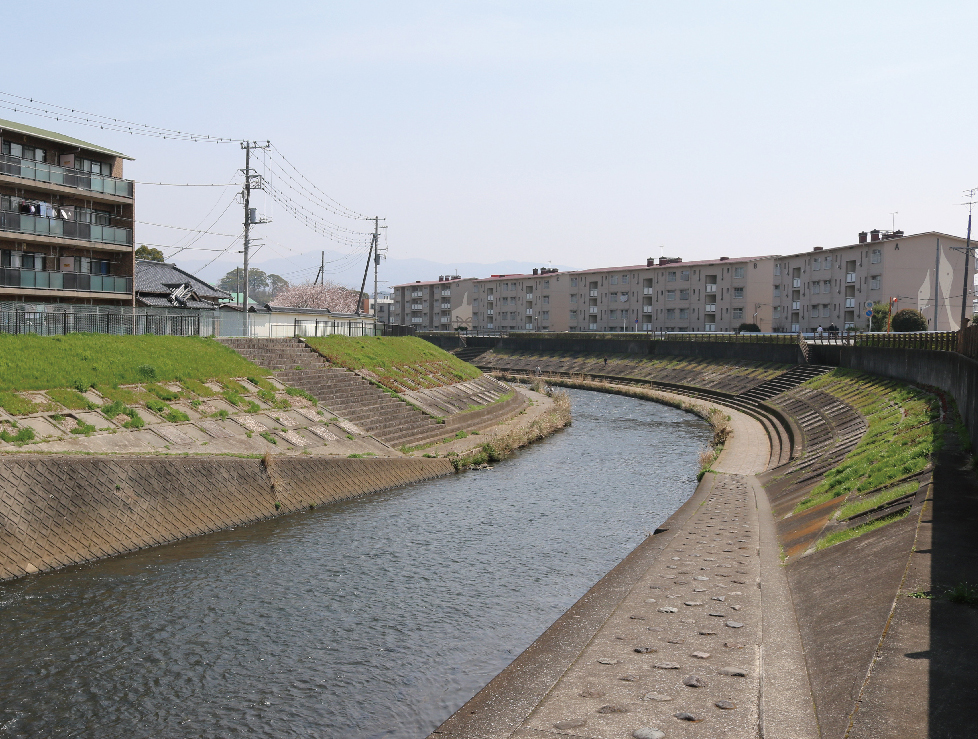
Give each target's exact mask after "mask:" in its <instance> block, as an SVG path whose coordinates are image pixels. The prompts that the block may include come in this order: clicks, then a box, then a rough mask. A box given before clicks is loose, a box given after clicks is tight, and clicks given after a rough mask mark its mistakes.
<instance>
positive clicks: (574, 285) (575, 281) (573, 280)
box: [571, 277, 577, 287]
mask: <svg viewBox="0 0 978 739" xmlns="http://www.w3.org/2000/svg"><path fill="white" fill-rule="evenodd" d="M571 287H577V278H576V277H571Z"/></svg>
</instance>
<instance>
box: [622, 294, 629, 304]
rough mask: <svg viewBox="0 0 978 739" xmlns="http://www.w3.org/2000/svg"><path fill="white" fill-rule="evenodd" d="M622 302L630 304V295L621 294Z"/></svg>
mask: <svg viewBox="0 0 978 739" xmlns="http://www.w3.org/2000/svg"><path fill="white" fill-rule="evenodd" d="M621 302H623V303H627V302H628V293H622V294H621Z"/></svg>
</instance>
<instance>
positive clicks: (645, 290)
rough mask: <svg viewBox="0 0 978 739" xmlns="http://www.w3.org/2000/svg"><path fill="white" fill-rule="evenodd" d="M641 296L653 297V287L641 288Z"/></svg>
mask: <svg viewBox="0 0 978 739" xmlns="http://www.w3.org/2000/svg"><path fill="white" fill-rule="evenodd" d="M642 294H643V295H655V288H654V287H643V288H642Z"/></svg>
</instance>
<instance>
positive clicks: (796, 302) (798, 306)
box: [791, 300, 801, 310]
mask: <svg viewBox="0 0 978 739" xmlns="http://www.w3.org/2000/svg"><path fill="white" fill-rule="evenodd" d="M791 310H801V301H800V300H793V301H792V302H791Z"/></svg>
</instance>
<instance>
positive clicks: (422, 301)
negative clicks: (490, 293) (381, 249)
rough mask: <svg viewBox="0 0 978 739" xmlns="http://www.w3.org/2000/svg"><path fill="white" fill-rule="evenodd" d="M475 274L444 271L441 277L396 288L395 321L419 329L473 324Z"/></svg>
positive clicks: (393, 306)
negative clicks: (454, 273) (444, 273)
mask: <svg viewBox="0 0 978 739" xmlns="http://www.w3.org/2000/svg"><path fill="white" fill-rule="evenodd" d="M473 282H474V280H472V279H471V278H468V279H462V278H461V277H459V276H458V275H443V276H440V277H439V278H438V279H437V280H430V281H422V280H418V281H417V282H408V283H405V284H403V285H395V286H394V287H393V288H392V292H393V302H392V304H391V306H390V308H389V311H390V320H391V323H394V324H399V325H402V326H414V327H415V328H416V329H417V330H418V331H454V330H456V329H459V328H464V329H469V328H472V283H473Z"/></svg>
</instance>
